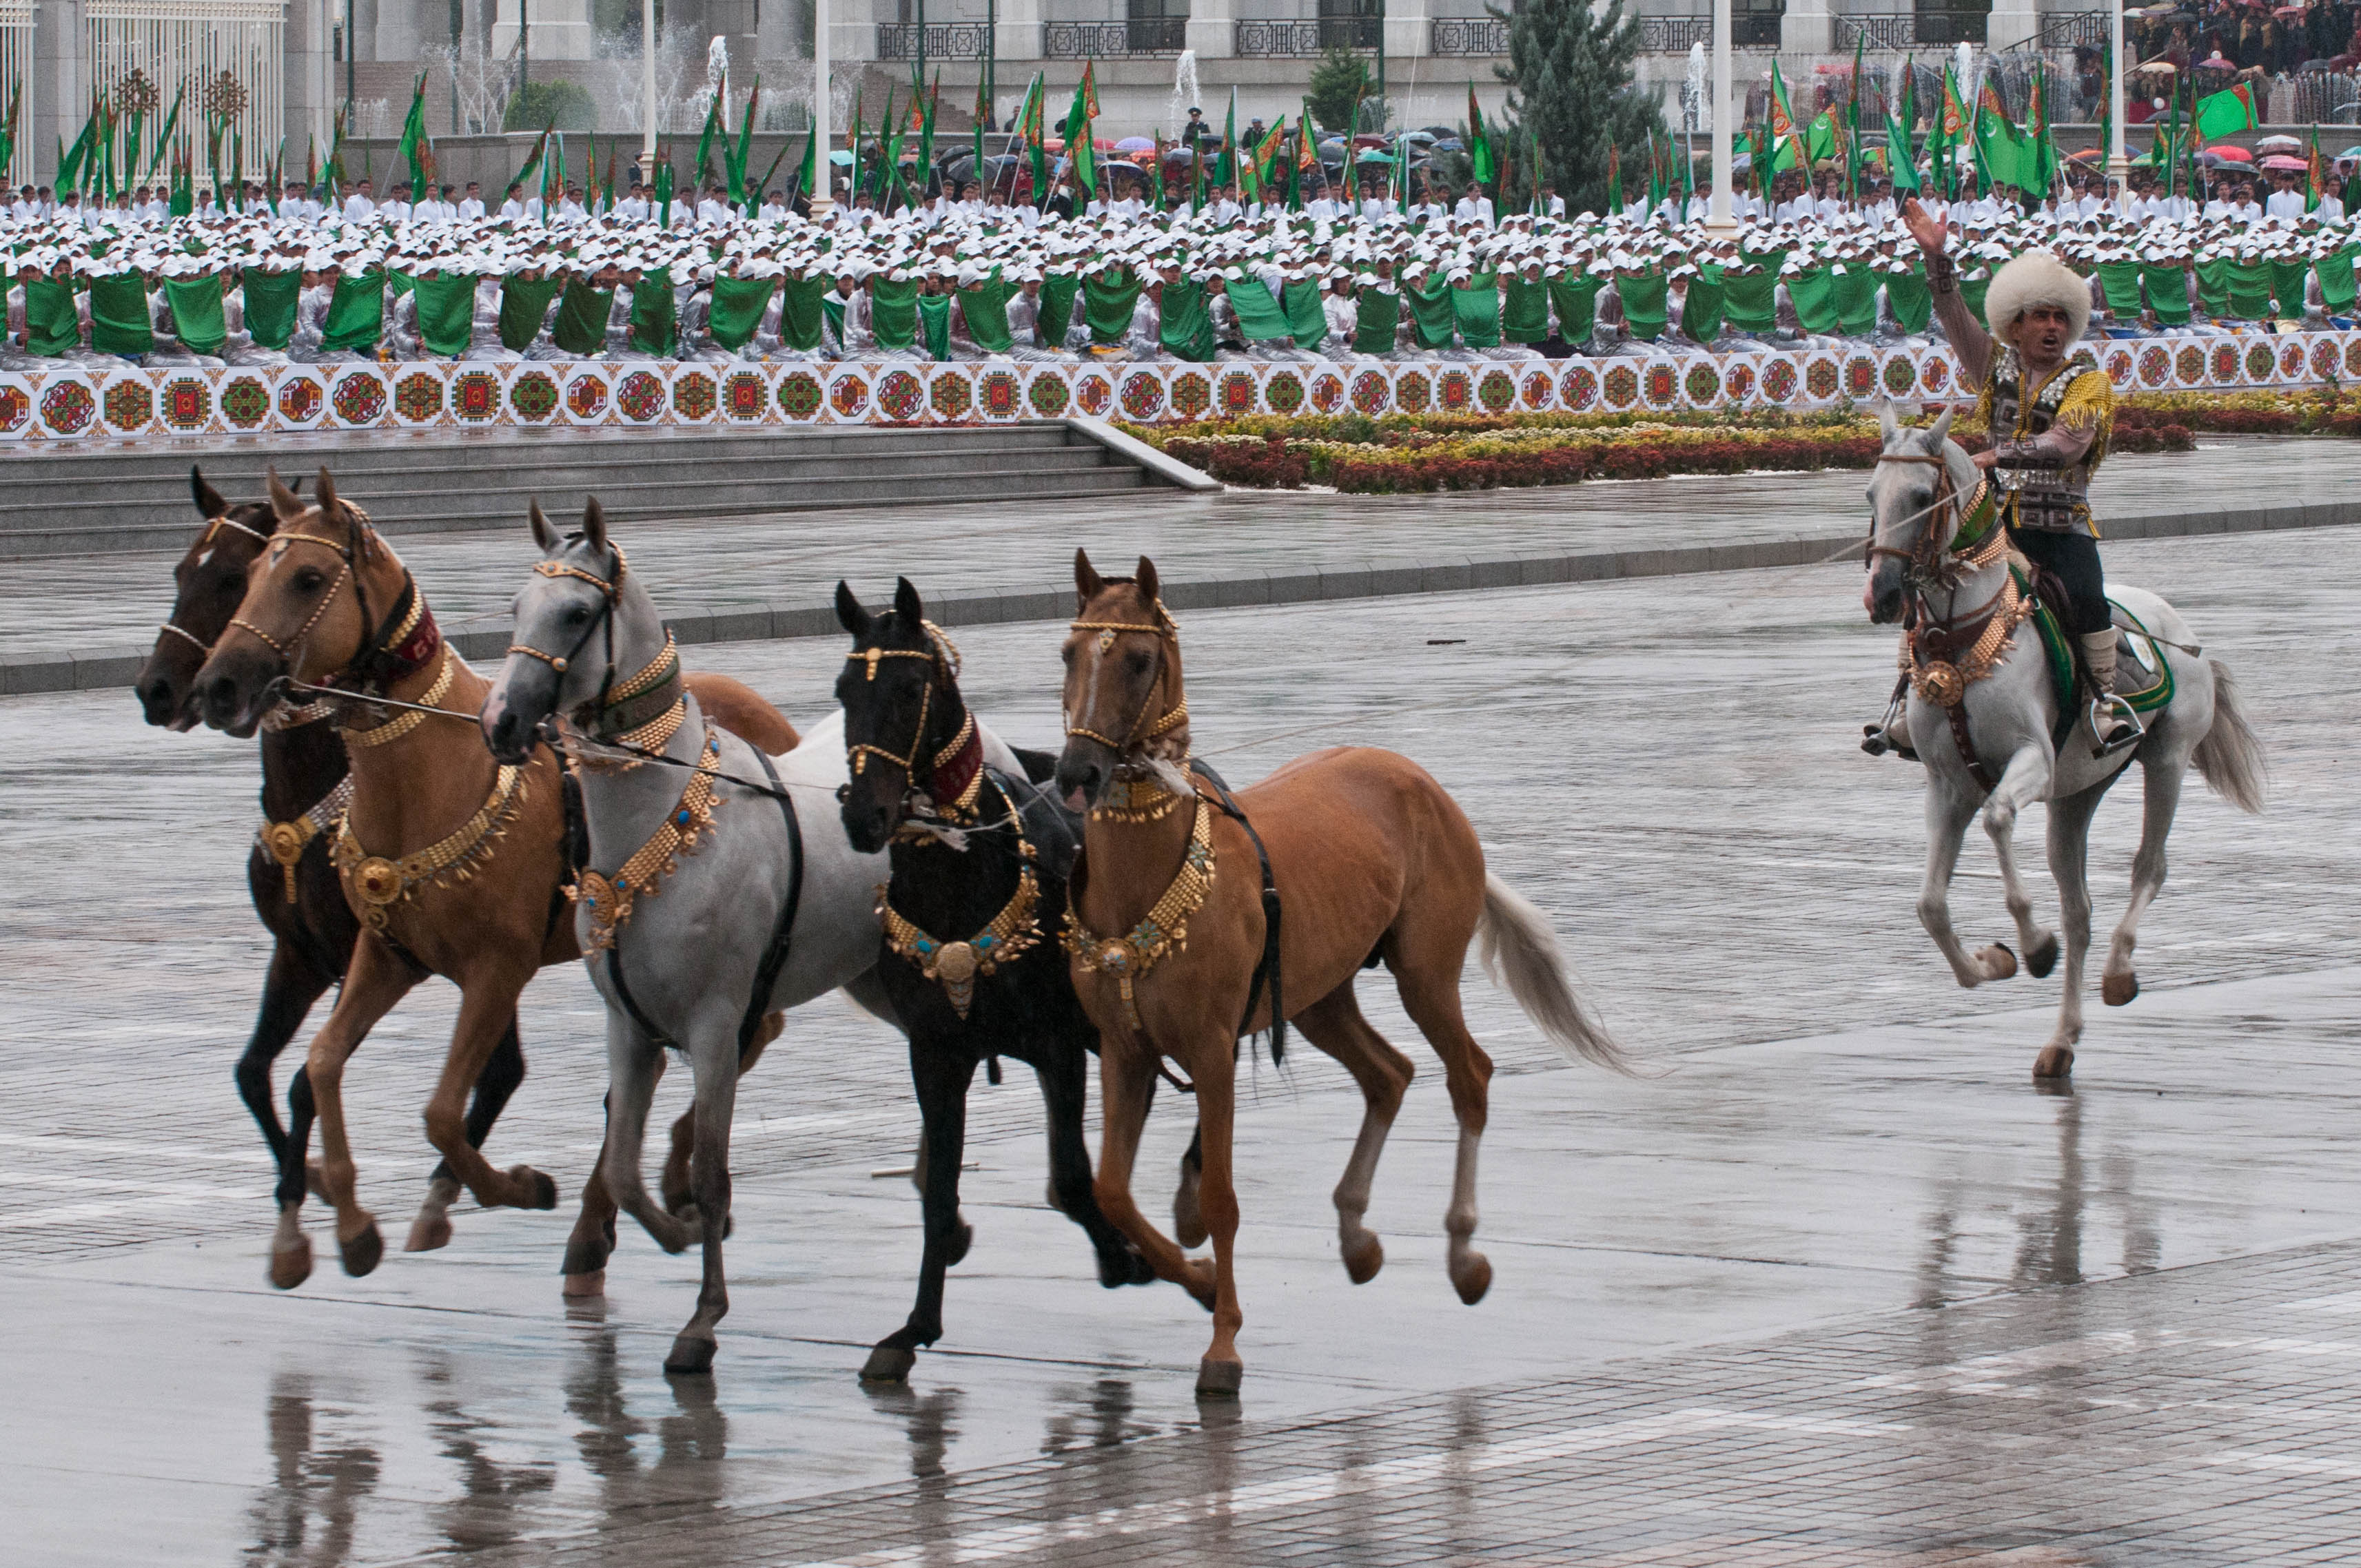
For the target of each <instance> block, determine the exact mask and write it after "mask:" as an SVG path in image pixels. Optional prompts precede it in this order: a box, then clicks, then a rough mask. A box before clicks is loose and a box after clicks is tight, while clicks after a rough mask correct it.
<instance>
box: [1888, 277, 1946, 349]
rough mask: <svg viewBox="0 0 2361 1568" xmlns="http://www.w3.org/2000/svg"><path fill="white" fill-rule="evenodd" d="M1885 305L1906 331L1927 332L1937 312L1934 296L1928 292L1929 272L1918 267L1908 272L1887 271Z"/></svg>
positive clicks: (1896, 321) (1898, 324)
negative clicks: (1928, 322)
mask: <svg viewBox="0 0 2361 1568" xmlns="http://www.w3.org/2000/svg"><path fill="white" fill-rule="evenodd" d="M1885 305H1886V309H1888V310H1890V311H1892V312H1893V313H1894V323H1895V324H1896V325H1897V326H1899V327H1901V329H1902V330H1903V331H1904V332H1906V333H1914V334H1915V333H1922V332H1925V331H1926V330H1927V321H1928V320H1929V319H1930V318H1931V317H1932V316H1933V315H1934V313H1935V301H1934V297H1933V296H1932V295H1930V294H1929V293H1927V274H1925V273H1924V272H1921V271H1920V270H1919V269H1917V268H1916V267H1913V268H1912V269H1910V270H1909V271H1907V272H1888V273H1886V274H1885Z"/></svg>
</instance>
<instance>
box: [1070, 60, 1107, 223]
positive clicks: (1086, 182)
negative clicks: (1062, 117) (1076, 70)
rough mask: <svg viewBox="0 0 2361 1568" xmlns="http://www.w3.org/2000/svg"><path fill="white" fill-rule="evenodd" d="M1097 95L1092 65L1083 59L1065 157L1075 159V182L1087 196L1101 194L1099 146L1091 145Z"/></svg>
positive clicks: (1076, 86)
mask: <svg viewBox="0 0 2361 1568" xmlns="http://www.w3.org/2000/svg"><path fill="white" fill-rule="evenodd" d="M1097 107H1098V95H1097V93H1094V92H1093V90H1092V87H1091V66H1090V62H1089V61H1088V60H1085V61H1083V62H1082V80H1081V81H1080V82H1076V83H1074V103H1073V107H1071V108H1070V109H1068V110H1067V111H1066V156H1067V158H1069V159H1071V160H1072V161H1073V166H1074V183H1075V184H1077V185H1080V186H1081V187H1082V195H1083V197H1084V198H1085V199H1088V198H1091V197H1094V196H1096V195H1097V194H1098V193H1099V164H1098V156H1097V149H1096V148H1093V147H1092V145H1091V115H1092V112H1093V110H1094V109H1096V108H1097Z"/></svg>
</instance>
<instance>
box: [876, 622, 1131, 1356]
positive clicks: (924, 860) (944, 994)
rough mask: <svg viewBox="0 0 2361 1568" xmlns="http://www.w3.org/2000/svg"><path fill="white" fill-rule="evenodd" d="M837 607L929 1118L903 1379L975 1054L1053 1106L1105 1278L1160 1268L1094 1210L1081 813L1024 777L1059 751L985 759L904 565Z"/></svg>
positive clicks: (1076, 1201) (1066, 1176) (900, 995)
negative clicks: (1021, 1068) (1072, 955)
mask: <svg viewBox="0 0 2361 1568" xmlns="http://www.w3.org/2000/svg"><path fill="white" fill-rule="evenodd" d="M836 614H837V619H838V620H840V621H841V622H843V624H844V629H845V630H847V631H849V632H851V634H852V652H851V654H850V655H848V657H847V659H846V662H845V666H844V674H842V675H841V676H840V677H839V678H838V680H837V684H836V695H837V698H838V700H839V701H840V702H841V703H842V704H843V706H844V740H845V747H846V751H847V754H848V758H849V761H850V762H851V770H852V777H851V781H850V782H849V783H848V784H846V785H845V787H844V792H843V817H844V829H845V832H846V833H847V834H848V835H850V836H851V839H852V843H853V846H854V848H856V849H858V850H862V852H863V853H869V854H873V853H875V852H876V851H877V850H880V849H886V848H888V847H889V846H890V850H891V853H890V857H889V862H890V865H891V867H892V878H891V880H890V881H889V883H887V885H886V889H885V896H884V903H883V905H881V908H880V911H879V913H880V916H881V917H882V918H883V920H884V926H885V932H884V944H885V951H884V956H883V958H882V959H881V961H880V963H879V966H878V973H879V975H880V977H881V978H882V979H883V980H884V984H885V989H886V991H887V992H888V993H889V994H890V995H891V996H892V997H893V999H894V1009H895V1014H897V1015H898V1016H899V1017H900V1018H901V1020H902V1025H903V1027H904V1028H905V1029H906V1030H907V1031H908V1033H909V1037H910V1076H911V1078H912V1079H913V1080H915V1081H916V1083H917V1091H918V1109H919V1113H920V1114H921V1115H922V1116H923V1117H924V1118H925V1123H926V1131H925V1135H924V1143H923V1145H922V1146H921V1153H920V1157H919V1160H918V1168H917V1180H918V1187H919V1190H920V1193H921V1194H922V1198H923V1206H924V1212H925V1215H926V1238H927V1240H926V1256H925V1260H924V1262H923V1263H922V1264H921V1265H920V1266H919V1273H918V1299H917V1305H916V1306H915V1307H913V1308H912V1309H911V1310H910V1319H909V1321H908V1322H907V1323H906V1324H904V1325H903V1326H902V1328H901V1329H899V1330H898V1331H896V1332H894V1333H892V1334H889V1335H887V1336H886V1337H885V1338H884V1339H883V1340H880V1341H879V1342H878V1343H877V1346H876V1348H875V1349H874V1350H873V1351H871V1352H870V1355H869V1362H868V1365H865V1366H863V1367H862V1370H861V1376H862V1380H863V1381H865V1382H876V1383H898V1382H901V1381H903V1380H904V1379H906V1378H907V1377H908V1376H909V1375H910V1368H911V1367H912V1366H914V1365H917V1351H918V1349H919V1347H921V1346H923V1345H929V1344H932V1343H935V1342H936V1341H937V1340H939V1339H940V1338H941V1337H942V1333H943V1270H944V1269H946V1268H948V1267H950V1266H951V1265H952V1264H955V1263H957V1262H959V1261H960V1259H961V1258H962V1257H964V1256H966V1255H967V1249H968V1244H969V1243H970V1242H971V1241H972V1239H973V1237H974V1233H973V1231H972V1229H971V1228H970V1227H969V1226H968V1224H967V1223H965V1222H964V1221H962V1220H961V1218H960V1212H959V1179H960V1160H961V1154H962V1151H963V1149H964V1146H965V1143H966V1132H967V1091H968V1085H969V1083H970V1082H971V1081H972V1080H973V1079H974V1076H975V1069H976V1064H977V1063H978V1062H984V1061H988V1062H989V1063H990V1067H989V1069H988V1070H989V1074H990V1077H991V1079H992V1080H993V1081H994V1082H995V1083H997V1082H998V1081H999V1080H1000V1063H999V1058H1002V1057H1014V1058H1016V1059H1017V1060H1019V1061H1022V1062H1027V1063H1029V1064H1030V1065H1031V1066H1032V1068H1033V1070H1034V1073H1035V1074H1036V1076H1037V1077H1038V1079H1039V1080H1040V1083H1041V1097H1042V1099H1043V1100H1044V1101H1046V1102H1048V1105H1049V1196H1050V1201H1052V1202H1053V1203H1054V1204H1055V1205H1056V1206H1057V1207H1058V1209H1059V1210H1060V1212H1063V1213H1064V1214H1065V1215H1066V1216H1067V1218H1069V1219H1071V1220H1072V1221H1073V1222H1074V1223H1076V1224H1078V1225H1080V1226H1082V1229H1083V1230H1084V1231H1085V1232H1086V1233H1088V1234H1089V1235H1090V1238H1091V1245H1092V1246H1093V1248H1095V1249H1096V1250H1097V1252H1098V1263H1099V1283H1100V1284H1102V1285H1104V1286H1106V1287H1107V1288H1110V1289H1112V1288H1115V1287H1117V1286H1122V1285H1145V1284H1148V1282H1149V1281H1151V1280H1152V1279H1154V1278H1155V1274H1154V1272H1153V1271H1152V1270H1151V1269H1150V1268H1149V1267H1148V1263H1147V1260H1146V1259H1144V1258H1142V1257H1141V1256H1140V1255H1139V1254H1138V1253H1137V1251H1136V1250H1134V1248H1133V1247H1132V1245H1131V1244H1130V1243H1129V1242H1127V1241H1126V1240H1125V1239H1124V1237H1123V1236H1122V1234H1120V1233H1118V1232H1117V1231H1116V1230H1115V1227H1114V1226H1113V1225H1112V1224H1110V1223H1107V1221H1106V1219H1105V1217H1104V1215H1102V1214H1101V1213H1100V1212H1099V1207H1098V1201H1097V1200H1096V1199H1095V1198H1093V1196H1092V1191H1091V1157H1090V1152H1089V1150H1088V1149H1087V1148H1086V1147H1085V1146H1084V1145H1083V1142H1082V1102H1083V1095H1084V1080H1083V1074H1084V1072H1085V1071H1086V1070H1087V1069H1088V1066H1089V1062H1088V1058H1089V1057H1090V1056H1091V1055H1092V1054H1093V1053H1095V1052H1096V1051H1097V1050H1098V1048H1099V1036H1098V1030H1097V1029H1096V1028H1095V1027H1093V1025H1092V1024H1091V1021H1090V1018H1089V1017H1088V1015H1086V1014H1084V1013H1083V1012H1082V1004H1081V1003H1080V1002H1078V1001H1077V1000H1076V999H1075V996H1074V984H1073V979H1072V976H1071V972H1070V971H1069V970H1068V968H1067V959H1066V955H1065V952H1064V950H1063V949H1062V948H1060V947H1059V945H1058V933H1059V930H1060V927H1062V926H1063V925H1064V922H1065V916H1066V878H1067V875H1068V873H1069V872H1071V869H1072V866H1073V858H1074V854H1075V851H1076V850H1077V848H1078V847H1079V846H1080V844H1081V841H1082V835H1081V831H1080V826H1079V823H1078V821H1077V820H1076V819H1075V818H1074V817H1072V816H1071V814H1070V813H1068V812H1067V811H1066V809H1065V808H1064V807H1063V806H1060V805H1059V804H1058V803H1057V801H1056V800H1055V799H1054V798H1053V797H1052V796H1051V795H1049V793H1048V792H1046V791H1041V790H1037V789H1034V788H1032V787H1030V785H1031V784H1038V783H1039V782H1040V781H1042V780H1044V779H1047V778H1048V777H1049V774H1050V773H1052V772H1054V771H1055V769H1056V765H1057V759H1056V758H1054V757H1050V756H1047V755H1044V754H1042V753H1038V752H1024V751H1020V752H1018V753H1017V758H1018V761H1020V762H1022V763H1023V764H1024V767H1025V771H1026V773H1027V775H1028V777H1027V778H1026V779H1017V778H1013V777H1010V776H1008V775H1007V774H1005V773H1000V772H999V771H997V770H996V769H992V768H988V767H986V766H985V765H984V760H983V750H984V748H983V744H982V741H981V740H980V738H979V737H978V735H977V733H976V729H975V725H974V723H973V721H972V718H970V717H969V714H968V710H967V705H966V703H965V702H964V701H962V700H961V696H960V690H959V667H958V655H957V654H956V653H955V652H953V651H952V650H951V648H950V644H949V643H948V642H947V641H945V640H944V639H943V638H942V636H941V634H940V633H939V631H937V630H935V629H934V628H933V627H931V626H929V625H928V623H927V620H926V610H925V608H924V606H923V605H922V604H921V603H920V601H919V598H918V591H917V589H916V588H914V587H911V586H910V583H909V580H908V579H907V578H904V579H902V580H901V582H900V583H899V585H898V586H897V587H896V589H895V595H894V608H893V609H890V610H886V611H883V612H881V613H879V614H876V615H872V614H871V613H870V612H869V611H868V610H867V609H863V608H862V603H861V600H860V599H859V598H856V597H855V596H854V594H853V592H852V590H851V588H850V587H847V586H845V585H844V584H843V583H839V584H837V585H836Z"/></svg>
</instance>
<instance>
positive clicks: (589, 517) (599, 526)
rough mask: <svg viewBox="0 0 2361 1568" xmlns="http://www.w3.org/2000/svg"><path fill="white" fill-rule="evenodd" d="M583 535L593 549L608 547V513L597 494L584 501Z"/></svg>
mask: <svg viewBox="0 0 2361 1568" xmlns="http://www.w3.org/2000/svg"><path fill="white" fill-rule="evenodd" d="M582 537H583V540H584V541H585V542H586V543H588V545H589V546H590V548H591V549H593V550H604V549H605V548H607V513H606V511H605V510H604V509H603V508H601V507H600V506H599V505H598V497H596V496H592V497H591V498H590V499H588V500H587V501H585V502H583V503H582Z"/></svg>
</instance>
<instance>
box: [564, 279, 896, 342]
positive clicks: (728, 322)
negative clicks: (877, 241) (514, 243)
mask: <svg viewBox="0 0 2361 1568" xmlns="http://www.w3.org/2000/svg"><path fill="white" fill-rule="evenodd" d="M903 286H904V287H905V288H907V289H912V290H915V289H917V284H915V283H908V284H905V285H903ZM778 287H779V280H777V279H776V278H716V279H714V280H713V303H712V305H711V307H710V308H709V309H708V311H707V312H706V315H705V331H706V335H707V336H708V337H710V338H712V339H713V341H714V343H715V344H716V345H718V346H719V347H722V348H726V349H728V350H729V351H730V353H732V354H735V353H737V352H738V351H739V350H740V349H741V348H743V347H745V346H746V345H747V344H749V343H751V342H752V341H753V337H754V329H755V328H757V327H759V326H761V325H762V324H763V312H765V311H767V310H769V309H770V308H771V295H772V294H773V293H774V292H775V291H777V289H778ZM558 314H559V319H560V320H561V321H562V320H563V319H564V317H565V310H564V307H562V306H561V307H560V308H559V312H558ZM904 341H905V343H907V339H905V340H904Z"/></svg>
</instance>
